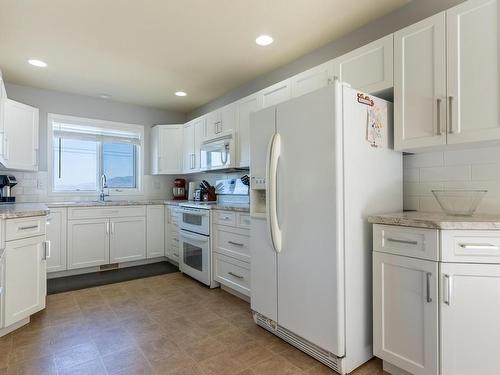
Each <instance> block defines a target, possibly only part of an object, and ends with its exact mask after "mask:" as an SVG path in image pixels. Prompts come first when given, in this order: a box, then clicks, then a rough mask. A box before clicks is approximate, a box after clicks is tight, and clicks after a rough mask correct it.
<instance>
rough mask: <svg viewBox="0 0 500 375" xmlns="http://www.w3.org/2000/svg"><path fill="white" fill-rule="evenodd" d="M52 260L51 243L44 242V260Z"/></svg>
mask: <svg viewBox="0 0 500 375" xmlns="http://www.w3.org/2000/svg"><path fill="white" fill-rule="evenodd" d="M48 258H50V241H48V240H47V241H44V243H43V260H47V259H48Z"/></svg>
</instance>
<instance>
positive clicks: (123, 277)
mask: <svg viewBox="0 0 500 375" xmlns="http://www.w3.org/2000/svg"><path fill="white" fill-rule="evenodd" d="M172 272H179V268H178V267H176V266H174V265H173V264H170V263H168V262H160V263H152V264H145V265H142V266H134V267H127V268H120V269H117V270H111V271H102V272H93V273H86V274H84V275H75V276H66V277H59V278H57V279H49V280H47V293H48V294H56V293H62V292H69V291H72V290H78V289H84V288H90V287H93V286H99V285H106V284H113V283H119V282H122V281H128V280H134V279H141V278H143V277H150V276H158V275H163V274H167V273H172Z"/></svg>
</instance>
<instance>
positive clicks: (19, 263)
mask: <svg viewBox="0 0 500 375" xmlns="http://www.w3.org/2000/svg"><path fill="white" fill-rule="evenodd" d="M44 241H45V236H37V237H32V238H27V239H23V240H16V241H9V242H7V243H6V246H5V326H6V327H7V326H10V325H11V324H14V323H16V322H18V321H20V320H22V319H25V318H27V317H29V316H30V315H31V314H34V313H36V312H37V311H40V310H42V309H44V308H45V296H46V294H47V263H46V260H45V254H44V252H45V251H44Z"/></svg>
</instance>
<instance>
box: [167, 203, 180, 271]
mask: <svg viewBox="0 0 500 375" xmlns="http://www.w3.org/2000/svg"><path fill="white" fill-rule="evenodd" d="M165 210H166V212H165V214H166V221H167V223H166V229H165V256H166V257H167V258H168V259H170V260H173V261H174V262H177V263H178V262H179V243H180V238H179V217H178V215H179V214H178V211H177V207H176V206H168V205H167V206H166V209H165Z"/></svg>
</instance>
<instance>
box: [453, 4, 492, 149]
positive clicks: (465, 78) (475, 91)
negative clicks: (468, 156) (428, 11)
mask: <svg viewBox="0 0 500 375" xmlns="http://www.w3.org/2000/svg"><path fill="white" fill-rule="evenodd" d="M499 17H500V1H498V0H471V1H467V2H465V3H462V4H460V5H458V6H456V7H454V8H451V9H449V10H447V11H446V26H447V38H448V43H447V47H448V49H447V56H448V57H447V59H448V65H447V67H448V105H449V122H450V124H449V129H450V132H449V134H448V144H456V143H465V142H477V141H488V140H498V139H500V105H499V104H500V71H499V70H500V65H499V58H500V56H499V54H500V32H499V26H500V24H499Z"/></svg>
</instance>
